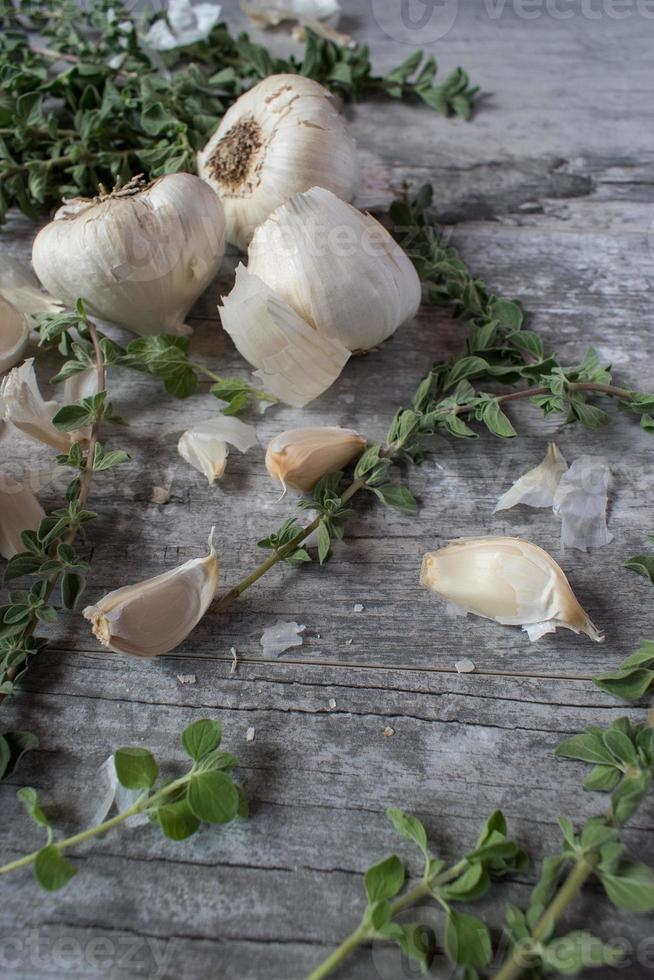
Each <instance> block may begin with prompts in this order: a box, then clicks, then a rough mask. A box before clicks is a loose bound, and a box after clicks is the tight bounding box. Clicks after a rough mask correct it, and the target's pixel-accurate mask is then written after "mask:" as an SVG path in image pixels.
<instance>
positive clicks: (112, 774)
mask: <svg viewBox="0 0 654 980" xmlns="http://www.w3.org/2000/svg"><path fill="white" fill-rule="evenodd" d="M95 786H96V788H99V799H98V802H97V804H96V807H95V810H94V811H93V814H92V816H91V817H90V818H89V826H91V827H97V826H98V824H101V823H103V822H104V821H105V820H106V819H107V817H108V816H109V814H110V813H111V811H112V809H114V808H115V810H116V812H117V813H124V811H125V810H128V809H129V808H130V807H131V806H134V804H135V803H136V801H137V800H138V798H139V796H141V793H142V791H141V790H140V789H125V787H124V786H121V784H120V783H119V782H118V778H117V776H116V767H115V765H114V757H113V755H110V756H109V758H108V759H105V761H104V762H103V763H102V765H101V766H100V768H99V769H98V773H97V776H96V778H95ZM148 820H149V818H148V815H147V813H135V814H133V815H132V816H131V817H128V818H127V820H126V821H125V824H126V825H127V826H128V827H140V826H141V825H142V824H145V823H148Z"/></svg>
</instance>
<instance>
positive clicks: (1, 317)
mask: <svg viewBox="0 0 654 980" xmlns="http://www.w3.org/2000/svg"><path fill="white" fill-rule="evenodd" d="M29 336H30V324H29V320H28V319H27V317H26V316H25V314H24V313H21V312H20V310H17V309H16V307H15V306H14V305H13V304H12V303H10V302H9V300H7V299H5V298H4V296H2V294H0V374H2V373H3V372H4V371H9V369H10V368H12V367H13V366H14V365H15V364H18V362H19V361H20V360H21V359H22V358H23V356H24V354H25V351H26V350H27V345H28V343H29Z"/></svg>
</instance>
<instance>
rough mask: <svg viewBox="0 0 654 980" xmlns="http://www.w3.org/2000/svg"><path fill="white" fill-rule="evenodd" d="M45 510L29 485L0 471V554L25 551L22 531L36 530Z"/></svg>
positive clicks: (8, 555) (4, 556) (5, 556)
mask: <svg viewBox="0 0 654 980" xmlns="http://www.w3.org/2000/svg"><path fill="white" fill-rule="evenodd" d="M44 517H45V511H44V510H43V507H41V504H40V503H39V502H38V500H37V499H36V497H35V496H34V494H33V493H32V491H31V490H30V489H29V487H26V486H25V485H24V484H22V483H18V482H17V481H16V480H13V479H12V478H11V477H10V476H5V474H3V473H0V555H2V557H3V558H13V556H14V555H17V554H19V553H20V552H21V551H25V545H24V544H23V540H22V538H21V532H22V531H36V529H37V527H38V526H39V524H40V523H41V521H42V520H43V518H44Z"/></svg>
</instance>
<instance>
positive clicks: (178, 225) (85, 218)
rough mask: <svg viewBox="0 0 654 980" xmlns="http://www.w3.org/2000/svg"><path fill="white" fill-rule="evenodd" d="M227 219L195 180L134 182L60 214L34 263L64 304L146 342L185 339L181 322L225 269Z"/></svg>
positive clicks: (37, 246)
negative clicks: (79, 303) (80, 306)
mask: <svg viewBox="0 0 654 980" xmlns="http://www.w3.org/2000/svg"><path fill="white" fill-rule="evenodd" d="M224 239H225V216H224V213H223V209H222V205H221V203H220V200H219V199H218V198H217V197H216V195H215V194H214V193H213V192H212V191H211V189H210V188H209V187H207V185H206V184H205V183H204V181H201V180H200V179H199V178H198V177H194V176H193V175H192V174H185V173H178V174H169V175H168V176H166V177H158V178H157V179H156V180H154V181H153V182H152V183H150V184H147V185H143V184H139V183H137V182H133V183H132V184H130V185H127V186H126V187H125V188H123V189H122V190H116V191H114V192H112V194H107V195H103V196H100V197H98V198H93V199H91V198H89V199H84V198H81V199H78V200H76V201H74V202H70V204H69V205H68V206H67V207H65V208H62V209H60V211H58V212H57V214H56V215H55V220H54V221H51V222H50V224H49V225H46V226H45V228H43V229H42V230H41V231H40V232H39V234H38V235H37V236H36V240H35V242H34V247H33V251H32V261H33V263H34V268H35V269H36V273H37V275H38V277H39V279H40V280H41V282H42V283H43V285H44V286H45V287H46V288H47V289H48V290H49V291H50V292H51V293H52V294H53V295H54V296H56V297H57V298H58V299H61V300H62V301H63V302H64V303H66V305H68V306H73V307H74V305H75V301H76V299H77V298H78V297H79V296H80V294H81V295H82V296H83V298H84V300H85V302H86V304H87V309H88V311H89V312H90V313H91V314H95V315H96V316H99V317H102V318H103V319H105V320H111V321H112V322H114V323H118V324H120V325H122V326H124V327H128V328H129V329H130V330H133V331H134V332H135V333H137V334H141V335H142V336H147V335H153V334H160V333H168V334H181V333H188V332H189V328H188V327H187V326H186V325H185V323H184V319H185V317H186V314H187V313H188V311H189V309H190V308H191V306H192V305H193V303H194V302H195V300H196V299H197V298H198V296H199V295H200V294H201V293H202V292H204V290H205V289H206V287H207V286H208V285H209V283H210V282H211V280H212V279H213V277H214V276H215V274H216V272H217V271H218V269H219V267H220V263H221V261H222V257H223V253H224Z"/></svg>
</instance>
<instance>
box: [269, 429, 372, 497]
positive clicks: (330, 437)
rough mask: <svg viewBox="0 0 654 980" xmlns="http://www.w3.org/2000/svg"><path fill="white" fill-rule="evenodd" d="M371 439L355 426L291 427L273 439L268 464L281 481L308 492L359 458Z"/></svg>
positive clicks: (270, 471)
mask: <svg viewBox="0 0 654 980" xmlns="http://www.w3.org/2000/svg"><path fill="white" fill-rule="evenodd" d="M366 446H367V442H366V440H365V439H364V438H362V436H360V435H359V434H358V433H357V432H355V431H354V429H341V428H339V426H327V425H325V426H317V427H314V428H306V429H288V430H287V431H286V432H281V433H280V434H279V435H278V436H275V438H274V439H271V441H270V443H269V444H268V449H267V451H266V468H267V470H268V472H269V473H270V475H271V476H272V478H273V479H274V480H279V482H280V483H281V485H282V486H283V487H284V489H286V487H294V488H295V489H296V490H301V491H303V492H308V491H309V490H313V488H314V487H315V485H316V483H317V482H318V480H320V478H321V477H323V476H325V475H326V474H327V473H335V472H336V471H337V470H340V469H343V467H345V466H347V465H348V463H351V462H352V460H354V459H356V458H357V457H358V456H360V455H361V453H362V452H363V451H364V449H365V448H366Z"/></svg>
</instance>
